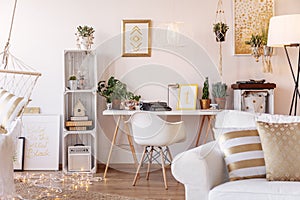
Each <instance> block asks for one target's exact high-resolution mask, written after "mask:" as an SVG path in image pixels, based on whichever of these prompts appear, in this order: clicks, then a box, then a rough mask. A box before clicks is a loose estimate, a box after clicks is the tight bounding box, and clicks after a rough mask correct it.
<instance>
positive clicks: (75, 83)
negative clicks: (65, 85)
mask: <svg viewBox="0 0 300 200" xmlns="http://www.w3.org/2000/svg"><path fill="white" fill-rule="evenodd" d="M69 87H70V90H77V88H78V81H77V80H69Z"/></svg>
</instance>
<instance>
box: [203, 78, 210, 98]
mask: <svg viewBox="0 0 300 200" xmlns="http://www.w3.org/2000/svg"><path fill="white" fill-rule="evenodd" d="M202 99H209V83H208V77H206V78H205V81H204V84H203V89H202Z"/></svg>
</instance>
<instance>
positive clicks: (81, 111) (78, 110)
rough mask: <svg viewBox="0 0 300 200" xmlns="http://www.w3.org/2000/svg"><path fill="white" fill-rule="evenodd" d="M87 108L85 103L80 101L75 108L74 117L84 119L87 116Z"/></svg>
mask: <svg viewBox="0 0 300 200" xmlns="http://www.w3.org/2000/svg"><path fill="white" fill-rule="evenodd" d="M85 111H86V108H85V107H84V105H83V103H82V102H81V101H80V100H79V99H78V101H77V102H76V104H75V106H74V116H75V117H82V116H85V114H86V113H85Z"/></svg>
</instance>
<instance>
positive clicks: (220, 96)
mask: <svg viewBox="0 0 300 200" xmlns="http://www.w3.org/2000/svg"><path fill="white" fill-rule="evenodd" d="M226 91H227V85H226V83H222V82H217V83H214V84H212V95H213V97H214V100H215V103H217V104H218V105H219V109H225V107H226V96H227V94H226Z"/></svg>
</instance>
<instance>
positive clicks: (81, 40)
mask: <svg viewBox="0 0 300 200" xmlns="http://www.w3.org/2000/svg"><path fill="white" fill-rule="evenodd" d="M94 32H95V30H94V28H93V27H91V26H86V25H85V26H78V27H77V33H76V36H77V47H78V48H79V49H83V50H89V49H91V46H92V44H93V39H94V36H93V34H94Z"/></svg>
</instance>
